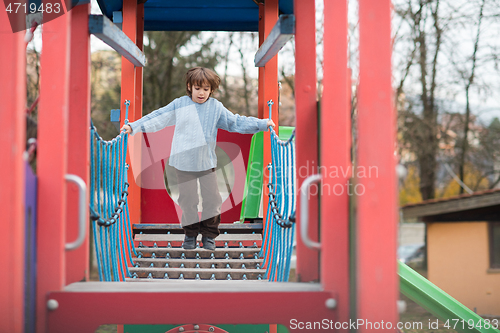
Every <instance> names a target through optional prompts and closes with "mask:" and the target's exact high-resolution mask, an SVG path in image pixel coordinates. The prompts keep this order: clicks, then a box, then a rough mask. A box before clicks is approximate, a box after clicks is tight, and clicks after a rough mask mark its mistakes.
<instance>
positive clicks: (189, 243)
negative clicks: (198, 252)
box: [182, 235, 196, 250]
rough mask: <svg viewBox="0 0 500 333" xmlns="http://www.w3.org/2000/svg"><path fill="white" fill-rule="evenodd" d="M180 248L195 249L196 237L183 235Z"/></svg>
mask: <svg viewBox="0 0 500 333" xmlns="http://www.w3.org/2000/svg"><path fill="white" fill-rule="evenodd" d="M182 248H183V249H184V250H194V249H196V237H195V236H188V235H186V236H184V243H182Z"/></svg>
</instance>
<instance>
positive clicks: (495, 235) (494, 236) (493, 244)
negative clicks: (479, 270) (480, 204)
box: [490, 222, 500, 269]
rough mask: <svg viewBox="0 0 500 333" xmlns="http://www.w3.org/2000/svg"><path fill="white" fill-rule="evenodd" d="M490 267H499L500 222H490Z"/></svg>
mask: <svg viewBox="0 0 500 333" xmlns="http://www.w3.org/2000/svg"><path fill="white" fill-rule="evenodd" d="M490 268H499V269H500V222H491V223H490Z"/></svg>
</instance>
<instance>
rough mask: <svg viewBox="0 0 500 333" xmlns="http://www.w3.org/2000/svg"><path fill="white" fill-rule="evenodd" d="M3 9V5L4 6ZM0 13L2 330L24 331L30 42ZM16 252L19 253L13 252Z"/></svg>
mask: <svg viewBox="0 0 500 333" xmlns="http://www.w3.org/2000/svg"><path fill="white" fill-rule="evenodd" d="M0 7H1V6H0ZM1 8H2V10H1V12H0V31H1V33H0V45H2V52H0V73H2V75H1V76H0V86H1V87H2V89H0V101H2V108H0V118H1V119H2V122H3V124H4V126H5V127H4V128H3V130H2V131H0V151H1V152H2V157H1V159H2V162H1V163H0V188H1V190H0V212H2V219H1V222H0V224H1V229H2V232H1V233H0V251H1V253H3V254H4V255H3V256H2V257H1V259H0V265H1V267H5V268H7V267H8V272H7V271H6V272H5V273H4V274H3V275H2V283H0V295H2V296H1V297H0V331H1V332H15V333H21V332H24V325H23V323H24V278H25V274H24V260H23V258H24V252H25V248H24V247H25V235H24V229H25V228H24V226H25V220H24V219H25V214H24V209H25V208H24V206H25V205H24V201H25V198H24V195H25V175H24V174H25V166H24V160H23V152H24V150H25V145H26V115H25V112H24V110H25V109H26V44H25V43H24V31H22V32H18V33H15V34H14V33H12V32H11V31H12V30H11V27H10V25H9V19H8V17H7V12H6V11H5V10H4V8H3V7H1ZM14 253H15V255H13V254H14Z"/></svg>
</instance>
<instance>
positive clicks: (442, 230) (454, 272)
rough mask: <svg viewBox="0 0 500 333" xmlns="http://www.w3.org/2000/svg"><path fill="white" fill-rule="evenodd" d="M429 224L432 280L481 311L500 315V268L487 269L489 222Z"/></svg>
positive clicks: (465, 303) (472, 308)
mask: <svg viewBox="0 0 500 333" xmlns="http://www.w3.org/2000/svg"><path fill="white" fill-rule="evenodd" d="M427 228H428V229H427V230H428V234H427V241H428V269H429V270H428V277H429V280H430V281H431V282H432V283H434V284H436V285H437V286H438V287H439V288H441V289H443V290H444V291H445V292H447V293H448V294H450V295H451V296H453V297H454V298H455V299H457V300H458V301H459V302H461V303H462V304H464V305H465V306H467V307H468V308H469V309H471V310H474V308H476V309H477V313H478V314H480V315H487V314H489V315H497V316H498V315H500V301H499V300H500V270H490V271H489V272H488V269H489V251H488V246H489V243H488V223H486V222H470V223H465V222H464V223H462V222H460V223H450V222H448V223H429V224H428V226H427Z"/></svg>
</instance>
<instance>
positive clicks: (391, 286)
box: [354, 0, 398, 332]
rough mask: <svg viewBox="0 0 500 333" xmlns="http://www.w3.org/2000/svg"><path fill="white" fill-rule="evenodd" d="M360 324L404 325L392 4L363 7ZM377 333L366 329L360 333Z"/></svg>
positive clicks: (383, 1)
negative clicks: (399, 307)
mask: <svg viewBox="0 0 500 333" xmlns="http://www.w3.org/2000/svg"><path fill="white" fill-rule="evenodd" d="M359 21H360V26H359V29H360V30H359V34H360V36H359V38H360V40H359V50H360V57H359V61H360V64H359V70H360V74H359V82H360V85H359V94H358V96H359V104H358V129H359V141H358V165H357V168H356V170H355V171H356V176H357V186H356V187H357V188H354V191H355V192H356V191H357V202H358V206H357V207H358V221H357V223H358V225H357V232H358V234H357V252H358V258H357V282H358V285H357V295H358V299H357V304H358V305H357V311H358V313H357V318H362V319H364V320H366V321H370V322H373V323H374V322H377V323H380V322H381V321H382V320H383V321H384V322H385V323H388V322H391V323H392V325H393V326H392V327H395V326H394V325H395V324H396V321H397V319H398V314H397V307H396V301H397V299H398V275H397V267H396V239H397V238H396V236H397V188H396V174H395V165H396V163H395V155H394V152H395V133H396V119H395V112H394V106H393V104H392V101H393V97H392V87H391V50H392V49H391V1H390V0H380V1H372V0H360V1H359ZM368 331H371V330H370V329H369V327H362V328H361V329H359V332H368Z"/></svg>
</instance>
